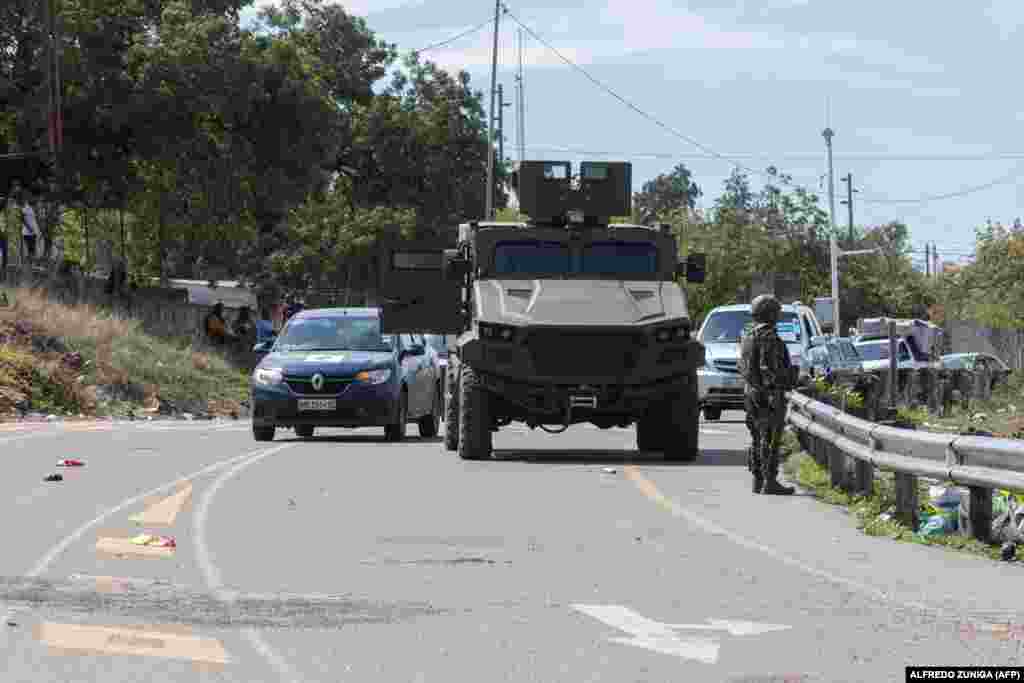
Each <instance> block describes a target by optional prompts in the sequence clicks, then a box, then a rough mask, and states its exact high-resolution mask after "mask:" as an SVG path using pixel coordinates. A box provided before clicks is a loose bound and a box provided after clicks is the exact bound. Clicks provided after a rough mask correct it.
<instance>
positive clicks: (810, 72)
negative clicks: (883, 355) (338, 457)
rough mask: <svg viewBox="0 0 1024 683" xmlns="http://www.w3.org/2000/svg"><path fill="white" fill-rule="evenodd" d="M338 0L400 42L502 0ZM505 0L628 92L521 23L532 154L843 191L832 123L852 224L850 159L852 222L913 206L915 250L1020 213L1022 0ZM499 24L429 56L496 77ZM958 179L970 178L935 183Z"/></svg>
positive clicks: (509, 45)
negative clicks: (772, 169)
mask: <svg viewBox="0 0 1024 683" xmlns="http://www.w3.org/2000/svg"><path fill="white" fill-rule="evenodd" d="M327 2H329V3H331V4H335V2H336V0H327ZM268 4H276V3H274V2H273V0H256V2H255V4H254V5H252V6H250V7H248V8H246V9H245V10H243V12H242V23H243V25H245V24H246V22H248V21H249V20H251V18H252V17H253V16H255V13H256V8H258V7H262V6H266V5H268ZM337 4H340V5H342V6H343V7H344V8H345V9H346V11H348V12H349V13H350V14H353V15H357V16H361V17H363V18H365V20H366V22H367V25H368V27H369V28H370V29H371V30H372V31H373V32H374V33H376V34H377V35H378V36H379V37H380V38H381V39H383V40H385V41H387V42H390V43H395V44H396V45H397V46H398V48H399V49H400V50H414V49H421V48H424V47H427V46H429V45H434V44H436V43H439V42H442V41H445V40H447V39H449V38H452V37H453V36H456V35H458V34H459V33H462V32H464V31H467V30H468V29H470V28H472V27H474V26H477V25H479V24H481V23H483V22H486V21H487V20H488V18H489V17H492V16H493V13H494V5H493V4H491V3H490V2H478V3H473V4H472V5H471V4H470V3H468V2H465V0H461V1H456V0H351V1H344V0H342V1H340V2H337ZM506 4H507V7H508V9H509V11H510V13H511V15H514V17H515V18H516V19H518V20H519V21H521V22H522V23H523V24H525V25H526V26H527V27H529V29H530V30H532V31H533V32H534V33H535V34H536V35H537V36H539V38H541V39H543V41H544V42H546V43H548V44H550V45H551V46H552V47H554V48H555V49H557V50H558V52H559V53H561V55H562V56H563V57H565V58H567V59H568V60H570V61H572V62H574V63H576V64H578V65H579V66H580V67H582V68H583V69H585V70H586V72H587V73H588V74H589V75H590V76H591V77H592V78H593V79H595V80H596V81H598V82H600V83H601V84H603V86H605V87H607V88H608V89H610V90H612V91H613V92H614V93H615V94H616V95H618V96H619V97H620V98H622V99H624V100H626V101H627V102H628V103H629V105H627V104H625V103H623V102H622V101H620V99H617V98H616V97H615V96H613V95H611V94H609V93H608V92H606V91H605V90H604V89H602V87H601V86H599V85H596V84H595V83H593V82H592V81H590V80H588V78H587V76H585V75H584V74H582V73H580V71H578V70H577V69H575V68H574V67H572V66H570V65H569V64H567V63H566V62H565V61H563V60H562V59H561V58H560V57H559V56H557V55H556V54H555V53H554V52H552V51H551V50H550V49H549V48H548V47H546V46H545V45H544V44H543V43H542V42H539V41H538V40H537V39H535V38H533V37H530V36H529V35H527V36H525V38H524V49H523V84H524V88H523V100H524V108H525V116H524V127H525V135H524V140H525V143H526V152H527V154H526V156H527V158H528V159H546V160H562V161H572V162H573V163H574V164H577V163H578V162H579V161H585V160H595V161H600V160H620V161H630V162H632V164H633V179H634V185H635V187H634V190H639V189H640V186H641V185H642V183H643V182H645V181H647V180H650V179H652V178H654V177H655V176H657V175H658V174H660V173H667V172H669V171H671V169H672V168H673V167H674V166H675V165H676V164H678V163H684V164H686V166H687V167H688V168H689V169H691V171H692V173H693V176H694V179H695V181H696V182H697V184H698V185H699V186H700V187H701V189H702V190H703V191H704V196H703V197H702V199H701V201H700V205H702V206H706V207H709V206H711V205H712V204H713V203H714V200H715V199H716V198H717V197H718V195H719V194H720V193H721V189H722V183H723V182H724V180H725V179H726V178H727V177H728V176H729V174H730V173H731V171H732V168H733V164H734V163H735V164H740V165H742V166H745V167H747V168H748V169H751V170H752V171H753V173H751V176H752V177H751V179H752V184H753V186H754V188H755V189H760V187H761V185H762V184H763V181H764V180H765V178H764V176H762V175H757V174H758V173H761V172H763V170H764V169H765V168H767V167H768V166H776V167H777V168H779V170H780V171H782V172H784V173H788V174H790V175H792V176H793V179H794V183H796V184H799V185H801V186H803V187H806V188H808V189H810V190H812V191H815V192H816V193H818V194H819V196H820V197H821V206H822V208H824V209H825V210H826V211H827V210H828V207H829V205H828V199H827V196H828V195H827V187H828V185H827V180H826V178H827V162H826V152H825V139H824V136H823V135H822V132H823V130H824V129H825V127H826V125H828V126H829V127H831V129H832V130H833V131H834V137H833V138H832V145H833V155H834V175H835V194H836V200H835V201H836V205H835V209H836V211H835V214H836V223H837V224H838V225H839V226H841V227H844V228H845V226H846V225H847V221H848V213H847V211H848V209H847V206H845V205H844V204H841V203H840V202H841V200H844V199H845V198H846V187H847V186H846V183H844V182H842V180H841V178H842V177H844V176H846V174H847V173H852V175H853V186H854V188H855V189H857V190H858V192H857V193H856V194H854V201H853V206H854V223H855V224H856V225H858V226H872V225H878V224H881V223H885V222H887V221H890V220H900V221H903V222H904V223H906V224H907V225H908V227H909V229H910V233H911V239H912V243H913V246H914V249H915V254H914V256H915V258H917V259H922V260H923V256H924V246H925V244H926V243H934V244H936V245H937V247H938V252H939V255H940V257H941V259H942V260H943V261H945V262H954V261H957V260H958V259H960V258H962V257H965V256H967V255H969V254H970V253H971V252H972V251H973V244H974V229H975V228H976V227H978V226H983V225H984V224H985V223H986V221H987V220H992V221H993V222H995V221H1000V222H1002V223H1003V224H1006V225H1009V224H1012V223H1013V221H1014V219H1015V218H1017V217H1019V216H1024V209H1022V204H1024V141H1022V142H1018V141H1017V139H1016V134H1020V132H1021V127H1022V124H1024V106H1022V103H1021V97H1022V95H1021V94H1020V91H1017V90H1016V88H1012V87H1011V88H1008V87H1007V84H1008V83H1013V82H1015V80H1016V79H1014V78H1013V77H1012V74H1013V73H1014V72H1015V71H1016V64H1017V63H1018V62H1019V59H1020V58H1019V54H1020V53H1019V51H1018V50H1017V49H1016V48H1014V47H1013V46H1014V44H1015V39H1016V38H1017V35H1018V30H1019V28H1020V26H1021V24H1022V23H1024V3H1021V2H1020V1H1019V0H984V1H983V2H979V3H977V4H975V3H940V4H939V5H936V4H935V3H934V2H928V3H926V2H924V1H923V0H904V1H903V2H894V1H893V0H885V1H883V0H860V2H856V3H850V2H840V1H839V0H760V1H755V0H731V1H727V0H691V1H690V2H688V3H685V4H684V3H683V2H680V1H679V0H676V1H675V2H672V1H670V0H607V1H606V2H600V1H594V0H592V1H590V2H583V1H582V0H575V1H574V0H549V1H548V2H540V1H539V0H522V1H521V2H514V3H506ZM939 6H941V11H936V8H937V7H939ZM474 7H475V9H474ZM499 26H500V30H499V34H498V40H499V49H498V69H497V82H498V83H501V84H503V89H504V95H505V99H506V101H507V102H510V103H512V102H514V99H515V97H516V82H515V76H516V73H517V70H518V55H517V49H516V48H517V42H518V35H517V31H518V25H517V24H516V22H515V21H514V20H513V19H512V18H511V17H510V16H509V15H505V16H503V17H502V20H501V22H500V24H499ZM492 41H493V32H492V30H491V26H490V25H488V26H486V27H484V28H483V29H481V30H480V31H477V32H475V33H471V34H469V35H466V36H464V37H462V38H460V39H458V40H456V41H454V42H452V43H450V44H448V45H446V46H444V47H441V48H438V49H433V50H429V51H426V52H423V53H422V54H421V57H422V58H424V59H430V60H431V61H434V62H436V63H437V64H438V65H440V66H442V67H443V68H445V69H448V70H450V71H452V72H453V73H455V72H458V71H459V70H460V69H464V70H466V71H467V72H469V74H470V76H471V83H472V84H473V86H474V88H475V89H478V90H481V91H485V92H486V91H487V89H488V87H489V82H490V71H491V46H492ZM484 103H485V107H486V106H487V104H488V101H487V98H486V97H485V99H484ZM630 105H631V106H630ZM637 110H640V112H638V111H637ZM515 111H516V107H515V106H514V105H513V106H509V107H507V108H505V110H504V113H505V121H504V126H505V129H506V133H505V156H506V157H509V158H510V159H511V160H513V161H515V160H518V156H517V154H518V152H517V141H516V131H517V126H516V122H515ZM641 112H642V113H641ZM651 118H653V119H654V121H652V120H651ZM694 142H696V143H697V144H698V145H699V146H695V145H694V144H693V143H694ZM709 150H710V154H709ZM721 157H726V159H722V158H721ZM996 181H998V182H996ZM954 193H960V196H954V197H949V198H944V199H935V197H941V196H944V195H950V194H954ZM926 198H931V199H930V200H929V201H920V200H922V199H926ZM906 200H911V201H906ZM848 258H864V257H857V256H851V257H848Z"/></svg>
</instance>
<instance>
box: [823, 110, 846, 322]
mask: <svg viewBox="0 0 1024 683" xmlns="http://www.w3.org/2000/svg"><path fill="white" fill-rule="evenodd" d="M821 134H822V136H824V138H825V147H826V149H827V151H828V215H829V227H830V228H831V229H830V230H829V236H828V248H829V249H828V250H829V266H830V268H831V270H832V318H833V321H834V322H833V329H834V330H835V335H836V336H837V337H841V336H842V320H841V319H840V318H839V245H837V244H836V186H835V175H834V173H833V169H832V136H833V135H835V133H833V132H832V129H831V128H825V130H824V131H822V133H821Z"/></svg>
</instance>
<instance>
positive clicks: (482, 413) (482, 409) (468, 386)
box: [458, 365, 493, 460]
mask: <svg viewBox="0 0 1024 683" xmlns="http://www.w3.org/2000/svg"><path fill="white" fill-rule="evenodd" d="M490 398H491V397H490V396H489V395H488V394H487V392H486V391H484V390H483V389H481V388H480V380H479V378H478V377H477V375H476V372H475V371H474V370H473V368H471V367H469V366H468V365H463V366H462V368H461V369H460V372H459V445H458V450H459V457H460V458H462V459H463V460H486V459H488V458H490V457H491V449H492V447H493V446H492V444H493V441H492V436H493V435H492V432H491V411H490V407H491V405H490V403H491V402H490Z"/></svg>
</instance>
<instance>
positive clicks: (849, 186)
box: [840, 173, 857, 247]
mask: <svg viewBox="0 0 1024 683" xmlns="http://www.w3.org/2000/svg"><path fill="white" fill-rule="evenodd" d="M842 181H843V182H844V183H846V201H844V202H840V203H841V204H846V209H847V215H848V217H849V220H848V229H849V237H848V238H847V239H848V241H849V244H850V246H851V247H852V246H853V193H854V192H857V190H855V189H853V174H852V173H847V174H846V175H845V176H844V177H843V178H842Z"/></svg>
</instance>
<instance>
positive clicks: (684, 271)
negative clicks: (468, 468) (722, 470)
mask: <svg viewBox="0 0 1024 683" xmlns="http://www.w3.org/2000/svg"><path fill="white" fill-rule="evenodd" d="M579 170H580V172H579V175H578V176H575V177H574V176H573V175H572V173H571V171H572V168H571V164H570V163H569V162H543V161H530V162H523V163H522V164H521V165H520V168H519V171H518V194H519V202H520V210H521V212H522V213H524V214H526V215H527V216H529V219H528V220H526V221H525V222H489V221H473V222H469V223H465V224H463V225H460V226H459V229H458V235H457V239H456V240H453V241H454V245H453V244H452V242H451V241H450V242H449V243H447V244H446V243H445V241H444V240H443V239H439V240H435V241H431V240H421V241H416V242H405V243H402V242H398V241H395V242H393V243H391V244H389V245H387V246H386V247H384V248H383V249H382V251H381V261H380V263H379V268H378V273H379V277H380V281H379V287H380V292H381V295H382V298H383V306H382V314H381V315H382V331H383V332H385V333H390V334H396V333H403V332H431V333H435V334H457V335H458V338H457V342H456V344H455V349H454V350H453V353H452V355H451V358H450V360H449V368H448V376H447V388H446V394H447V396H448V399H449V400H448V401H447V402H446V411H445V413H446V414H445V422H446V424H445V435H444V443H445V446H446V448H447V449H448V450H452V451H458V454H459V456H460V457H462V458H464V459H467V460H480V459H487V458H490V457H491V454H492V437H493V434H494V433H495V432H497V431H498V430H499V429H500V428H501V427H503V426H506V425H508V424H510V423H512V422H521V423H525V424H527V425H528V426H530V427H531V428H536V427H540V428H541V429H543V430H545V431H549V432H553V433H558V432H559V431H564V430H565V429H567V428H568V427H569V426H570V425H573V424H578V423H584V422H588V423H592V424H594V425H596V426H598V427H600V428H603V429H608V428H611V427H628V426H630V425H632V424H636V425H637V442H638V443H637V445H638V447H639V449H640V450H642V451H660V452H662V453H664V456H665V458H666V459H671V460H693V459H695V458H696V457H697V454H698V447H697V441H698V434H699V429H698V419H699V401H698V395H697V368H698V367H700V366H702V365H703V364H704V347H703V346H702V345H701V344H700V343H699V342H697V341H696V340H695V339H693V338H692V337H691V331H692V326H691V323H690V317H689V313H688V309H687V299H686V292H685V291H684V290H683V288H682V287H680V286H679V285H678V284H677V283H676V278H678V277H681V276H685V278H686V280H687V281H689V282H703V280H704V263H705V259H704V255H703V254H691V255H689V256H688V257H687V259H686V260H685V261H684V262H679V260H678V259H679V256H678V250H677V245H676V241H675V238H674V237H673V236H672V234H671V233H670V231H669V229H668V226H660V225H659V226H655V227H650V226H646V225H629V224H613V223H611V222H610V220H611V218H612V217H614V216H627V215H630V213H631V211H632V207H631V196H632V187H631V177H630V176H631V166H630V164H628V163H623V162H606V163H596V162H583V163H581V164H580V169H579Z"/></svg>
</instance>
